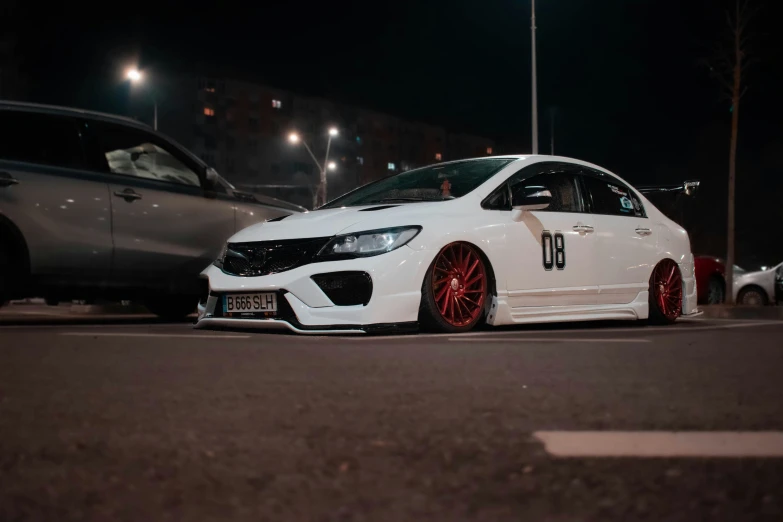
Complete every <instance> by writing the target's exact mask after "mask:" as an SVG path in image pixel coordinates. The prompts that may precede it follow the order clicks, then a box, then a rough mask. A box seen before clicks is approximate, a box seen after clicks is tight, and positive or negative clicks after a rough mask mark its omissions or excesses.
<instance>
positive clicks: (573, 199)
mask: <svg viewBox="0 0 783 522" xmlns="http://www.w3.org/2000/svg"><path fill="white" fill-rule="evenodd" d="M519 184H524V185H527V186H535V187H545V188H546V189H548V190H549V191H550V192H551V193H552V203H551V204H550V205H549V208H547V209H545V210H541V211H540V212H584V206H583V203H582V197H581V193H580V186H579V183H578V177H577V175H576V170H575V169H574V167H573V166H572V165H568V164H565V163H536V164H533V165H530V166H529V167H526V168H523V169H522V170H520V171H519V172H517V173H516V174H514V175H513V176H512V177H511V178H509V180H508V181H507V182H506V183H504V184H503V185H502V186H501V187H498V189H497V190H495V191H494V192H493V193H492V194H490V196H489V197H487V199H485V200H484V204H483V207H484V208H485V209H490V210H511V193H512V192H513V189H514V188H516V187H517V186H518V185H519Z"/></svg>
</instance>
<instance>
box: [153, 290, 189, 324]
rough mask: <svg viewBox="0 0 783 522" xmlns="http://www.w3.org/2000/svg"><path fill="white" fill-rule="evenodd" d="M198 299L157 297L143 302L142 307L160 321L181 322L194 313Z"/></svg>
mask: <svg viewBox="0 0 783 522" xmlns="http://www.w3.org/2000/svg"><path fill="white" fill-rule="evenodd" d="M197 304H198V297H194V296H192V295H159V296H155V297H150V298H149V299H146V300H145V301H144V306H146V307H147V309H148V310H149V311H150V312H152V313H153V314H155V315H157V316H158V317H160V318H161V319H166V320H167V321H182V320H183V319H185V318H186V317H187V316H189V315H190V314H192V313H194V312H195V311H196V305H197Z"/></svg>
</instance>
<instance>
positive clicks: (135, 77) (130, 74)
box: [125, 67, 158, 130]
mask: <svg viewBox="0 0 783 522" xmlns="http://www.w3.org/2000/svg"><path fill="white" fill-rule="evenodd" d="M125 78H127V79H128V80H130V82H131V84H134V83H141V81H142V79H143V78H144V76H143V75H142V74H141V71H140V70H138V69H137V68H135V67H131V68H130V69H128V71H127V72H126V73H125ZM148 90H149V93H150V97H151V98H152V106H153V116H152V128H153V129H155V130H158V100H157V99H155V93H154V92H152V90H151V89H149V86H148Z"/></svg>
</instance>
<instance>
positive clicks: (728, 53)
mask: <svg viewBox="0 0 783 522" xmlns="http://www.w3.org/2000/svg"><path fill="white" fill-rule="evenodd" d="M755 12H756V11H755V9H753V8H752V7H751V0H735V6H734V9H733V10H727V11H726V22H727V23H728V28H729V31H728V35H729V38H726V39H725V41H723V42H720V43H718V44H717V45H716V46H715V52H714V55H713V58H712V59H711V60H710V61H709V67H710V72H711V74H712V76H713V77H714V78H716V79H717V80H718V81H719V82H720V84H721V86H722V87H723V90H724V94H725V95H726V97H727V98H729V99H730V100H731V142H730V149H729V198H728V199H729V205H728V223H727V225H728V226H727V234H726V235H727V237H726V242H727V245H726V246H727V252H726V302H727V303H729V304H733V303H734V292H733V288H734V238H735V233H734V232H735V230H734V215H735V208H734V186H735V180H736V174H737V137H738V133H739V106H740V100H741V99H742V98H743V97H744V96H745V93H746V92H747V90H748V88H747V86H746V85H745V84H744V83H743V73H744V72H745V70H746V69H747V67H748V66H749V65H750V63H751V60H749V59H748V57H747V53H746V51H747V47H748V41H749V37H748V31H747V26H748V22H749V21H750V19H751V18H752V17H753V15H754V14H755Z"/></svg>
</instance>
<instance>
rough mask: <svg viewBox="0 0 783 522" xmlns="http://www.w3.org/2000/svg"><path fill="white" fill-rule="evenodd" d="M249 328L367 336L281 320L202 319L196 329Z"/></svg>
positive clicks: (353, 330)
mask: <svg viewBox="0 0 783 522" xmlns="http://www.w3.org/2000/svg"><path fill="white" fill-rule="evenodd" d="M213 327H214V328H249V329H253V330H266V329H268V330H290V331H292V332H295V333H298V334H305V335H326V334H331V335H356V334H365V333H367V332H365V331H364V330H360V329H358V328H357V329H353V328H351V327H348V328H346V329H344V330H335V329H331V328H330V329H324V330H310V329H307V330H302V329H301V328H297V327H296V326H294V325H292V324H291V323H289V322H288V321H283V320H281V319H224V318H220V317H205V318H203V319H200V320H199V321H198V322H197V323H196V324H195V326H194V328H213Z"/></svg>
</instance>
